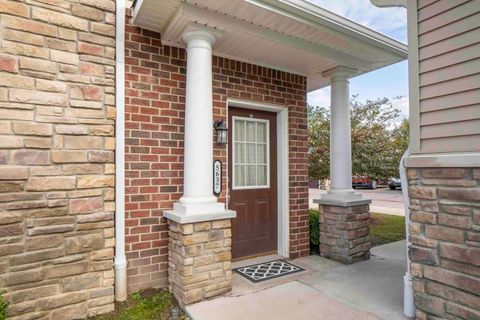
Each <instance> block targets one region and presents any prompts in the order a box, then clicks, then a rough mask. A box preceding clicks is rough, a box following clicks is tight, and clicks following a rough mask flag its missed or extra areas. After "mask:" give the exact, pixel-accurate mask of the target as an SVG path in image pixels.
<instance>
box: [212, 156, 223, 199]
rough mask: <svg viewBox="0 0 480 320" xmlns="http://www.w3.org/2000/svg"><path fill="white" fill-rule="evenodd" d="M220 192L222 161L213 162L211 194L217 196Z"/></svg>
mask: <svg viewBox="0 0 480 320" xmlns="http://www.w3.org/2000/svg"><path fill="white" fill-rule="evenodd" d="M221 192H222V161H220V160H215V161H214V162H213V193H214V194H215V195H217V196H218V195H219V194H220V193H221Z"/></svg>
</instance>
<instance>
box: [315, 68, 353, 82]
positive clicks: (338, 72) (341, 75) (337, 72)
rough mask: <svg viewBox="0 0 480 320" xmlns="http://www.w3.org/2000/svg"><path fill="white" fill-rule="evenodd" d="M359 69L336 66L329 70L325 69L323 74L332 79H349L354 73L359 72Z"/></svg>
mask: <svg viewBox="0 0 480 320" xmlns="http://www.w3.org/2000/svg"><path fill="white" fill-rule="evenodd" d="M357 73H358V70H356V69H352V68H349V67H343V66H339V67H335V68H333V69H330V70H328V71H325V72H324V73H323V74H322V76H323V77H326V78H329V79H330V81H337V80H348V79H349V78H350V77H352V76H353V75H355V74H357Z"/></svg>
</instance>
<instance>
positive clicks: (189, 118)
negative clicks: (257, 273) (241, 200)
mask: <svg viewBox="0 0 480 320" xmlns="http://www.w3.org/2000/svg"><path fill="white" fill-rule="evenodd" d="M218 35H219V34H218V31H216V30H213V29H212V30H209V28H205V27H201V26H198V27H197V26H195V25H190V26H189V27H187V29H186V30H185V32H184V34H183V40H184V41H185V43H186V44H187V83H186V97H185V98H186V101H185V148H184V152H185V157H184V184H183V188H184V191H183V196H182V197H181V198H180V201H179V202H178V203H176V204H174V210H173V211H174V212H176V213H177V214H183V215H196V214H205V213H215V212H222V211H224V210H225V205H224V204H223V203H219V202H217V198H216V197H215V196H214V194H213V130H214V129H213V118H212V107H213V106H212V44H213V43H214V42H215V39H216V37H217V36H218Z"/></svg>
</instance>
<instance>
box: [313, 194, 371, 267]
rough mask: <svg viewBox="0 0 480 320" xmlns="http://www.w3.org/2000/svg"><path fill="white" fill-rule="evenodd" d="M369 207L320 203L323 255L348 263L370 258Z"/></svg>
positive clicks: (321, 252)
mask: <svg viewBox="0 0 480 320" xmlns="http://www.w3.org/2000/svg"><path fill="white" fill-rule="evenodd" d="M368 203H369V201H368ZM369 208H370V207H369V205H368V204H361V205H358V204H357V205H351V206H349V207H342V206H336V205H323V204H320V205H319V211H320V221H319V222H320V255H321V256H322V257H326V258H329V259H332V260H335V261H339V262H341V263H344V264H352V263H355V262H358V261H362V260H368V259H370V247H371V244H370V212H369Z"/></svg>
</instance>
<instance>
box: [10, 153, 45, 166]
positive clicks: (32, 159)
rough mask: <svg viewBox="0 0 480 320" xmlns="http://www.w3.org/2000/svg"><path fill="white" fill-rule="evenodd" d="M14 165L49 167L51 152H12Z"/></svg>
mask: <svg viewBox="0 0 480 320" xmlns="http://www.w3.org/2000/svg"><path fill="white" fill-rule="evenodd" d="M12 160H13V163H14V164H29V165H47V164H49V162H50V152H48V151H39V150H18V151H13V152H12Z"/></svg>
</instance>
